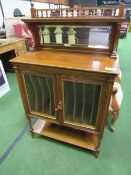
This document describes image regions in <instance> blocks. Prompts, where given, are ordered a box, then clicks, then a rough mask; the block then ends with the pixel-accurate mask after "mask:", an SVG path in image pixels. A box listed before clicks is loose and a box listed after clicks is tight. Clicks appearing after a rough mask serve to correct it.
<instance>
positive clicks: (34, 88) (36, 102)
mask: <svg viewBox="0 0 131 175" xmlns="http://www.w3.org/2000/svg"><path fill="white" fill-rule="evenodd" d="M29 79H30V82H31V84H32V86H33V90H34V94H35V111H37V110H38V97H37V89H36V87H35V85H34V82H33V80H32V76H31V75H29Z"/></svg>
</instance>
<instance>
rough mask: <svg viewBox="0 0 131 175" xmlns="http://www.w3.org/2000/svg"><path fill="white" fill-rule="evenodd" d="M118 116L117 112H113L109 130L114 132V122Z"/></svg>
mask: <svg viewBox="0 0 131 175" xmlns="http://www.w3.org/2000/svg"><path fill="white" fill-rule="evenodd" d="M118 115H119V112H115V111H114V112H113V113H112V120H111V125H110V128H111V130H112V131H115V126H114V125H115V121H116V120H117V118H118Z"/></svg>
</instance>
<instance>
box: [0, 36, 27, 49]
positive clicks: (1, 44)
mask: <svg viewBox="0 0 131 175" xmlns="http://www.w3.org/2000/svg"><path fill="white" fill-rule="evenodd" d="M22 40H25V39H24V38H17V37H8V38H6V39H0V48H1V47H4V46H6V45H9V44H13V43H15V42H18V41H22Z"/></svg>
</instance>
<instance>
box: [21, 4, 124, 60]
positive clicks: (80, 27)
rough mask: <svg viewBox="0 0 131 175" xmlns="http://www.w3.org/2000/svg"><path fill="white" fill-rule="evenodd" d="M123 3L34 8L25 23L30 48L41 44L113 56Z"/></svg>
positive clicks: (37, 47)
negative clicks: (98, 5) (97, 5)
mask: <svg viewBox="0 0 131 175" xmlns="http://www.w3.org/2000/svg"><path fill="white" fill-rule="evenodd" d="M123 15H124V6H123V4H121V5H120V6H115V7H90V8H89V7H88V8H65V9H63V8H62V9H35V8H34V6H32V7H31V18H23V19H22V20H23V21H24V22H25V23H27V24H28V27H29V29H30V30H31V32H32V34H33V38H34V43H35V44H34V46H35V49H34V50H38V49H40V48H41V47H48V48H55V49H56V48H59V49H65V48H66V49H68V50H70V49H72V50H84V51H89V52H92V53H94V52H95V53H102V54H107V55H110V56H111V57H112V58H117V45H118V40H119V33H120V27H121V23H122V22H123V21H124V17H123Z"/></svg>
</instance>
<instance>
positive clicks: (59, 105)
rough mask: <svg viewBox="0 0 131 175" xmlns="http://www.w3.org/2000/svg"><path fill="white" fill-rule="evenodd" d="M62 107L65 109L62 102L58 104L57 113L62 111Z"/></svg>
mask: <svg viewBox="0 0 131 175" xmlns="http://www.w3.org/2000/svg"><path fill="white" fill-rule="evenodd" d="M62 107H63V103H62V101H60V102H59V103H58V107H57V108H55V111H58V110H61V109H62Z"/></svg>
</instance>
